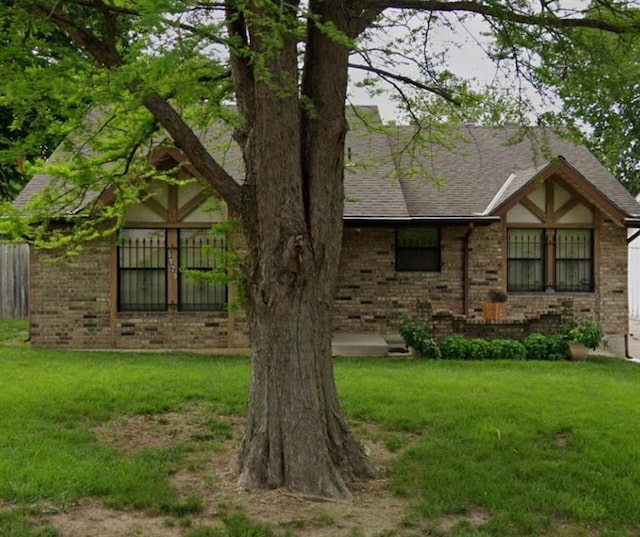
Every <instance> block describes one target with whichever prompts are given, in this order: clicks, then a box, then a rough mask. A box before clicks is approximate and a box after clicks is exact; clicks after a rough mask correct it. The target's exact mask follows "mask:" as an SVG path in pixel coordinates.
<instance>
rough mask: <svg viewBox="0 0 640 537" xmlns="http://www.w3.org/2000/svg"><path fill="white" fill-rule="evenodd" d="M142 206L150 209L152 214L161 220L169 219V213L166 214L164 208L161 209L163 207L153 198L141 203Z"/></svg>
mask: <svg viewBox="0 0 640 537" xmlns="http://www.w3.org/2000/svg"><path fill="white" fill-rule="evenodd" d="M142 204H143V205H144V206H145V207H147V208H148V209H151V210H152V211H153V212H154V213H156V214H157V215H158V216H159V217H160V218H162V219H163V220H167V218H168V217H169V213H168V211H167V209H166V207H163V205H162V204H161V203H160V202H159V201H158V200H156V199H155V198H148V199H146V200H144V201H143V202H142Z"/></svg>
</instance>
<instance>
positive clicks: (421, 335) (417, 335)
mask: <svg viewBox="0 0 640 537" xmlns="http://www.w3.org/2000/svg"><path fill="white" fill-rule="evenodd" d="M400 336H402V339H403V341H404V343H405V345H406V346H407V347H410V348H412V349H413V350H414V351H415V352H416V354H417V355H418V356H419V357H420V358H435V359H438V358H440V349H438V345H437V343H436V342H435V340H434V339H433V337H431V327H430V326H429V323H427V322H426V321H410V320H408V319H405V320H404V321H402V323H401V324H400Z"/></svg>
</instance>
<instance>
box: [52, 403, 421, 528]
mask: <svg viewBox="0 0 640 537" xmlns="http://www.w3.org/2000/svg"><path fill="white" fill-rule="evenodd" d="M356 428H357V436H358V438H361V439H362V441H363V444H364V445H365V448H366V449H367V451H368V452H369V454H370V456H371V457H372V459H373V460H374V461H375V463H376V465H377V466H378V468H379V469H380V473H379V475H380V478H378V479H375V480H371V481H368V482H366V483H361V484H357V485H356V486H355V487H354V488H353V495H352V497H351V498H348V499H345V500H340V501H327V502H310V501H308V500H305V499H303V498H300V497H298V496H296V495H295V494H291V493H288V492H287V491H285V490H281V489H278V490H244V489H241V488H239V487H238V486H237V483H236V475H235V473H234V472H233V462H234V457H235V454H236V451H237V448H238V446H239V445H240V442H241V437H242V434H243V431H244V422H243V420H242V419H240V418H237V417H229V416H226V417H224V416H213V417H212V415H211V414H210V413H208V412H207V410H206V409H204V408H199V407H194V408H191V409H189V410H188V411H185V412H170V413H165V414H162V415H144V416H133V417H126V418H124V417H123V418H118V419H115V420H111V421H109V422H107V423H105V424H102V425H101V426H99V427H98V428H96V430H95V433H96V435H97V438H98V440H99V441H100V442H101V443H107V444H109V445H112V446H114V447H116V448H117V449H120V450H123V451H128V452H135V451H139V450H141V449H144V448H147V447H170V446H172V445H184V444H186V443H191V445H192V446H193V445H196V446H199V448H198V449H191V450H190V452H189V454H188V456H187V457H186V458H185V461H184V463H183V464H182V466H181V468H180V469H179V470H178V471H177V472H176V473H175V474H174V475H173V477H172V481H173V484H174V486H175V487H176V489H177V491H178V493H179V496H180V497H181V498H189V497H197V498H199V499H200V500H201V501H202V509H201V510H200V512H198V513H197V514H188V515H185V516H183V517H177V516H167V515H160V516H152V515H149V514H147V513H145V512H143V511H136V510H126V511H123V510H114V509H110V508H108V507H106V506H105V505H104V504H103V502H102V501H101V500H100V499H95V498H93V499H87V500H84V501H81V502H79V503H77V504H75V505H71V506H67V507H66V508H65V509H64V511H56V510H55V509H53V508H52V509H50V510H49V512H45V513H43V514H42V515H41V516H40V517H39V523H42V524H49V525H51V526H53V527H54V528H56V529H57V530H58V531H59V532H60V534H61V535H62V536H63V537H181V536H183V535H184V534H186V533H188V532H189V531H192V530H194V529H195V528H198V527H199V526H202V525H206V526H210V527H223V518H224V517H225V515H228V514H229V513H234V512H241V513H245V514H246V516H247V517H248V518H249V519H251V520H252V521H256V522H262V523H268V524H269V525H271V526H272V527H273V529H274V534H276V535H281V534H284V533H285V532H286V531H289V532H290V534H292V535H294V536H296V537H324V536H333V537H350V536H353V535H360V536H366V537H368V536H377V535H381V534H385V533H390V532H396V533H395V534H397V535H401V534H402V533H404V532H403V531H402V530H403V528H404V522H405V518H406V514H407V512H408V510H409V508H410V506H409V501H408V500H406V499H403V498H399V497H397V496H395V495H394V494H393V492H392V490H391V486H390V483H389V480H388V479H386V477H385V468H386V467H387V465H388V464H389V462H390V460H391V458H392V457H393V456H394V453H392V452H391V451H390V450H389V449H388V448H387V447H386V445H385V440H388V438H389V436H390V434H391V433H388V432H385V431H381V430H380V429H379V428H378V427H377V426H375V425H373V424H358V425H357V426H356ZM416 438H417V437H415V436H413V437H411V436H409V435H403V437H402V438H399V437H398V435H397V434H396V433H393V444H394V445H395V444H397V443H398V442H400V443H401V444H403V445H408V444H409V443H411V442H413V441H415V440H416ZM396 453H397V452H396ZM405 529H406V528H405ZM414 530H415V528H414Z"/></svg>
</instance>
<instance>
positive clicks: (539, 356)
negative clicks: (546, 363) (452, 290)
mask: <svg viewBox="0 0 640 537" xmlns="http://www.w3.org/2000/svg"><path fill="white" fill-rule="evenodd" d="M522 344H523V345H524V346H525V348H526V349H527V360H548V359H549V352H550V350H551V349H550V341H549V338H548V337H547V336H545V335H543V334H540V333H538V332H534V333H533V334H529V335H528V336H527V337H526V338H524V340H523V341H522Z"/></svg>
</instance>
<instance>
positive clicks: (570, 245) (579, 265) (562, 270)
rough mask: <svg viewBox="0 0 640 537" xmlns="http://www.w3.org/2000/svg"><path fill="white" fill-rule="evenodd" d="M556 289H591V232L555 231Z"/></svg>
mask: <svg viewBox="0 0 640 537" xmlns="http://www.w3.org/2000/svg"><path fill="white" fill-rule="evenodd" d="M555 252H556V290H557V291H593V232H592V230H590V229H559V230H557V231H556V244H555Z"/></svg>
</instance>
